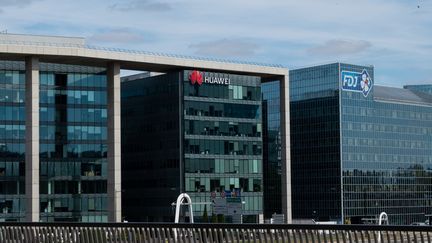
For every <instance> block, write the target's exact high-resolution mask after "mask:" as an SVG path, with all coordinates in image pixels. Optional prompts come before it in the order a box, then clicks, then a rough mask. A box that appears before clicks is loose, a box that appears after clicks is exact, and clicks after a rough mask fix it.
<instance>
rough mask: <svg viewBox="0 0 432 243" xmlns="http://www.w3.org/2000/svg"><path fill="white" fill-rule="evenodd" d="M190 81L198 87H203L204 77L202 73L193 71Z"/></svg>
mask: <svg viewBox="0 0 432 243" xmlns="http://www.w3.org/2000/svg"><path fill="white" fill-rule="evenodd" d="M189 80H190V81H191V84H195V83H197V84H198V85H201V84H202V82H203V75H202V73H201V72H198V71H196V70H195V71H192V73H191V74H190V75H189Z"/></svg>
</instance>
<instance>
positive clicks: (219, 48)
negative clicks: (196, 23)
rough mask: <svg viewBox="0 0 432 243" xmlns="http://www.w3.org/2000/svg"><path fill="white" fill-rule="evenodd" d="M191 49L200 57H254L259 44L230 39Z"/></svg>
mask: <svg viewBox="0 0 432 243" xmlns="http://www.w3.org/2000/svg"><path fill="white" fill-rule="evenodd" d="M189 47H190V48H192V49H194V50H195V54H198V55H204V56H221V57H247V56H253V55H254V54H255V53H256V51H257V49H258V48H259V46H258V45H257V44H255V43H252V42H249V41H245V40H229V39H219V40H214V41H207V42H200V43H197V44H192V45H190V46H189Z"/></svg>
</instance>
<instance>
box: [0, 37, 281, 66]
mask: <svg viewBox="0 0 432 243" xmlns="http://www.w3.org/2000/svg"><path fill="white" fill-rule="evenodd" d="M2 44H3V45H27V46H49V47H64V48H83V49H90V50H98V51H106V52H121V53H127V54H136V55H148V56H158V57H171V58H179V59H189V60H198V61H209V62H221V63H234V64H245V65H254V66H264V67H274V68H285V67H284V66H283V65H280V64H267V63H258V62H248V61H240V60H231V59H221V58H208V57H198V56H188V55H178V54H167V53H160V52H151V51H138V50H129V49H122V48H110V47H100V46H93V45H80V44H74V43H55V42H37V41H18V40H5V39H3V40H2V39H0V45H2Z"/></svg>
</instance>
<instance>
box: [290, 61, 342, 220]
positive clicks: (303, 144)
mask: <svg viewBox="0 0 432 243" xmlns="http://www.w3.org/2000/svg"><path fill="white" fill-rule="evenodd" d="M338 80H339V75H338V64H330V65H324V66H319V67H312V68H305V69H300V70H291V71H290V99H291V102H290V113H291V114H290V115H291V118H290V119H291V171H292V172H291V180H292V206H293V210H292V212H293V219H299V218H300V219H315V220H325V221H327V220H340V218H341V194H340V188H341V181H340V141H339V140H340V135H339V84H338Z"/></svg>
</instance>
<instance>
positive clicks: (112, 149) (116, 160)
mask: <svg viewBox="0 0 432 243" xmlns="http://www.w3.org/2000/svg"><path fill="white" fill-rule="evenodd" d="M107 81H108V85H107V88H108V211H109V214H108V221H109V222H121V150H120V148H121V147H120V146H121V144H120V142H121V141H120V139H121V131H120V64H119V63H109V64H108V66H107Z"/></svg>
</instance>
